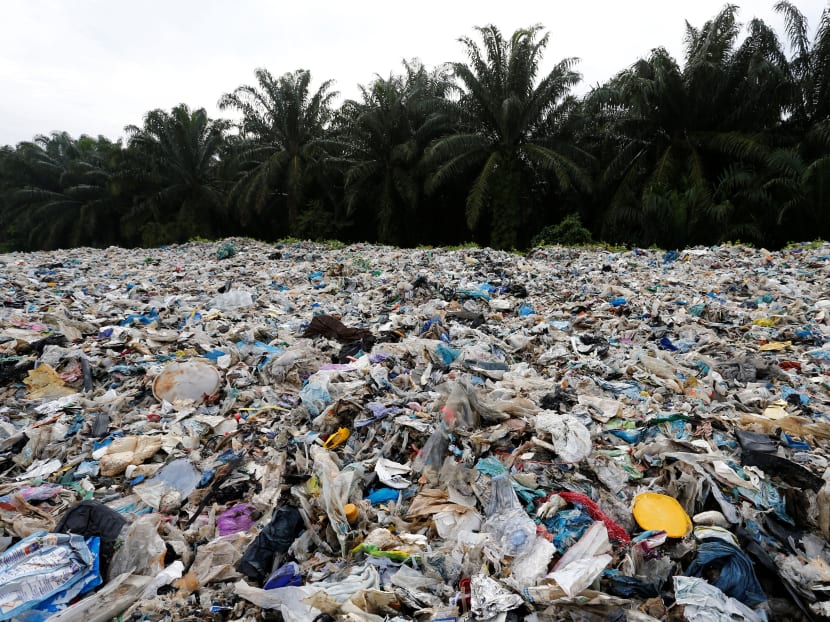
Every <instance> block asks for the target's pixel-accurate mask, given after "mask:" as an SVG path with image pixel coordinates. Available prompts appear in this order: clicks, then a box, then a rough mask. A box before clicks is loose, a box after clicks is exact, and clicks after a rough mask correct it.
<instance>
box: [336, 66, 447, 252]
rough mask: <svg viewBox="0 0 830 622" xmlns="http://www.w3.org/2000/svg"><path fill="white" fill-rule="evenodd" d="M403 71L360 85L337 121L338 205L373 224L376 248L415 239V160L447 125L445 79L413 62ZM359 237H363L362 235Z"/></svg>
mask: <svg viewBox="0 0 830 622" xmlns="http://www.w3.org/2000/svg"><path fill="white" fill-rule="evenodd" d="M404 69H405V73H404V74H402V75H390V76H389V77H388V78H381V77H380V76H378V77H377V78H376V79H375V80H374V81H373V82H372V83H371V84H370V85H369V86H368V87H367V86H361V87H360V90H361V95H362V100H361V101H359V102H358V101H353V100H348V101H346V102H345V103H344V104H343V106H342V107H341V109H340V114H339V118H338V130H339V131H338V133H339V137H338V141H339V147H340V151H341V153H342V155H341V157H339V158H336V159H334V161H336V162H337V163H339V164H341V165H343V166H344V168H345V205H346V213H347V215H348V216H350V217H354V216H356V215H357V216H358V217H359V219H360V220H361V221H362V220H364V219H374V220H375V222H376V227H377V239H378V240H380V241H381V242H383V243H393V244H401V243H409V244H412V243H413V242H415V241H416V240H417V235H418V233H419V226H418V221H419V217H420V218H422V217H423V214H422V213H420V212H421V211H422V210H421V208H422V202H423V181H424V180H423V174H422V172H421V170H420V166H419V165H420V163H421V160H422V158H423V154H424V150H425V149H426V147H427V146H428V145H429V143H430V142H431V141H432V140H433V139H435V138H437V137H439V136H441V135H442V134H446V133H447V132H448V130H449V128H450V124H449V115H448V114H447V106H446V104H447V100H446V99H445V96H446V93H447V90H448V87H449V81H448V77H447V76H446V75H445V73H444V72H442V71H441V70H435V71H432V72H429V71H427V70H426V68H424V66H423V65H422V64H421V63H419V62H417V61H415V62H412V63H407V62H404ZM364 235H365V234H364Z"/></svg>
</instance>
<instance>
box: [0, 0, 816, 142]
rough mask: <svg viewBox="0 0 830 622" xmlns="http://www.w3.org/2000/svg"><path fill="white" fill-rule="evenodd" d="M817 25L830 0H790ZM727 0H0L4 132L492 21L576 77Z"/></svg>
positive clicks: (378, 53) (352, 92)
mask: <svg viewBox="0 0 830 622" xmlns="http://www.w3.org/2000/svg"><path fill="white" fill-rule="evenodd" d="M773 4H774V0H745V1H744V2H739V5H740V6H741V7H742V9H741V13H740V18H741V21H743V22H747V21H749V20H750V19H751V18H752V17H756V16H757V17H762V18H764V19H765V20H766V21H767V22H768V23H770V24H771V25H774V26H775V27H776V29H777V30H778V32H779V33H781V32H782V28H781V20H780V19H779V18H778V16H777V15H775V14H774V13H773V11H772V5H773ZM796 4H797V6H799V8H800V9H801V10H802V11H803V12H804V13H805V14H806V15H807V16H808V18H809V19H810V22H811V25H814V24H815V23H816V22H817V21H818V18H819V15H820V13H821V10H822V8H823V7H825V6H827V2H826V0H796ZM723 5H724V1H723V0H695V1H694V2H680V1H677V0H625V1H621V0H581V1H579V0H577V1H573V0H567V1H565V0H548V1H546V2H539V1H532V2H531V1H523V0H513V1H507V2H505V1H504V0H501V1H498V2H496V1H492V0H476V1H466V0H465V1H461V0H440V1H436V0H417V1H414V2H390V1H389V0H386V1H384V2H380V1H368V0H356V1H353V2H342V1H341V2H332V1H328V0H326V1H318V2H303V1H296V0H295V1H293V2H289V1H286V0H282V1H279V0H230V1H218V0H198V1H196V0H165V1H159V0H141V1H140V2H137V1H132V2H126V1H124V0H121V1H119V0H51V1H47V0H2V20H0V50H2V52H0V144H14V143H17V142H19V141H21V140H30V139H31V138H32V137H33V136H34V135H35V134H41V133H48V132H50V131H53V130H66V131H68V132H69V133H70V134H72V135H73V136H78V135H80V134H82V133H86V134H92V135H97V134H104V135H106V136H108V137H110V138H113V139H115V138H118V137H121V136H123V128H124V126H125V125H128V124H140V123H141V118H142V115H143V114H144V113H145V112H147V111H148V110H150V109H152V108H168V109H169V108H170V107H172V106H174V105H176V104H178V103H181V102H184V103H186V104H188V105H189V106H191V107H205V108H207V110H208V112H209V113H210V114H212V115H217V116H218V115H219V111H218V109H217V108H216V102H217V100H218V99H219V97H220V96H221V94H222V93H224V92H228V91H231V90H233V89H234V88H235V87H237V86H239V85H240V84H245V83H251V82H253V80H254V78H253V71H254V69H255V68H256V67H265V68H267V69H269V70H270V71H271V72H272V73H274V74H281V73H285V72H287V71H293V70H294V69H298V68H303V69H310V70H311V72H312V76H313V78H314V85H315V88H316V85H317V84H319V82H320V81H322V80H325V79H329V78H333V79H334V80H335V81H336V88H337V90H339V91H340V92H341V94H342V95H343V96H344V97H355V96H356V94H357V88H356V85H357V84H358V83H363V84H365V83H367V82H368V81H370V80H371V78H372V76H373V75H374V74H375V73H379V74H382V75H388V74H389V72H390V71H392V70H397V69H398V68H399V67H400V61H401V59H404V58H407V59H408V58H413V57H418V58H420V59H421V60H422V61H423V62H424V63H426V64H427V65H435V64H438V63H441V62H445V61H451V60H463V59H464V57H463V52H462V48H461V46H460V44H459V43H458V41H457V39H458V37H460V36H463V35H470V34H472V27H473V26H476V25H485V24H488V23H493V24H496V25H497V26H498V27H499V28H501V29H502V31H503V32H505V33H507V34H509V33H512V32H513V30H514V29H516V28H518V27H522V26H527V25H530V24H534V23H541V24H543V25H544V26H545V28H546V29H547V30H549V31H550V33H551V39H550V44H549V45H548V48H547V51H546V54H545V62H544V65H543V67H550V66H551V65H552V64H553V63H554V62H556V61H558V60H559V59H561V58H562V57H564V56H577V57H579V58H580V59H581V62H580V64H579V66H578V68H579V70H580V71H581V72H582V74H583V77H584V82H583V87H582V88H581V89H580V90H585V89H586V88H587V87H589V86H593V85H595V84H597V83H600V82H602V81H604V80H606V79H607V78H609V77H610V76H612V75H613V74H614V73H616V72H617V71H619V70H620V69H622V68H624V67H626V66H628V65H630V64H631V63H633V62H634V61H635V60H636V59H637V58H639V57H642V56H644V55H646V54H648V52H649V50H651V49H652V48H654V47H657V46H661V45H662V46H665V47H666V48H668V49H669V51H671V52H672V53H673V54H675V55H676V56H681V55H682V41H683V33H684V20H686V19H688V20H689V22H691V23H692V24H693V25H695V26H700V25H702V24H703V23H704V22H705V21H706V20H707V19H709V18H710V17H712V16H713V15H715V14H716V13H717V12H718V11H719V10H720V9H721V7H722V6H723Z"/></svg>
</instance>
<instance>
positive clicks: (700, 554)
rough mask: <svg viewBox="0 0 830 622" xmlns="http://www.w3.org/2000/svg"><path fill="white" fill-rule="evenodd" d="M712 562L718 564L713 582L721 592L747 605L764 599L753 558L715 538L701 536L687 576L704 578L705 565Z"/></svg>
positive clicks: (764, 595)
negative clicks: (718, 572)
mask: <svg viewBox="0 0 830 622" xmlns="http://www.w3.org/2000/svg"><path fill="white" fill-rule="evenodd" d="M712 566H714V567H717V568H720V576H719V577H718V580H717V581H715V582H714V583H713V585H714V586H715V587H717V588H719V589H720V590H721V591H722V592H723V593H724V594H726V595H727V596H731V597H732V598H735V599H737V600H739V601H741V602H742V603H744V604H745V605H748V606H750V607H754V606H755V605H758V604H760V603H763V602H766V600H767V596H766V594H764V590H763V588H762V587H761V584H760V583H758V578H757V577H756V576H755V568H754V567H753V565H752V560H750V559H749V557H747V556H746V554H745V553H744V552H743V551H742V550H741V549H739V548H737V547H735V546H733V545H731V544H729V543H728V542H726V541H725V540H720V539H717V538H710V539H707V540H703V542H701V543H700V546H699V547H698V549H697V557H695V559H694V560H693V561H692V563H691V564H690V565H689V567H688V568H687V569H686V576H687V577H699V578H703V575H704V573H705V571H706V568H707V567H712Z"/></svg>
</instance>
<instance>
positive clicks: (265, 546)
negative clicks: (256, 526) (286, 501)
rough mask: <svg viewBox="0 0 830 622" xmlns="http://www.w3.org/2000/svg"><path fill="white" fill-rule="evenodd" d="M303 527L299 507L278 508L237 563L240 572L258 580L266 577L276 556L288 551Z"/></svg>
mask: <svg viewBox="0 0 830 622" xmlns="http://www.w3.org/2000/svg"><path fill="white" fill-rule="evenodd" d="M303 527H304V525H303V518H302V516H301V515H300V512H299V510H297V508H293V507H282V508H280V509H279V510H277V511H276V512H275V513H274V516H273V517H272V518H271V522H270V523H268V525H267V526H266V527H265V529H263V530H262V531H260V532H259V535H258V536H257V537H256V540H254V541H253V542H252V543H251V546H249V547H248V549H247V550H246V551H245V554H244V555H243V556H242V559H241V560H240V561H239V564H238V565H237V569H238V570H239V572H241V573H242V574H244V575H245V576H247V577H250V578H251V579H254V580H256V581H262V580H263V579H265V577H267V576H268V575H269V574H271V570H272V568H273V567H274V565H275V558H276V556H277V555H278V554H284V553H286V552H287V551H288V549H289V548H290V547H291V544H292V543H293V542H294V540H295V539H296V537H297V536H298V535H300V532H301V531H302V530H303Z"/></svg>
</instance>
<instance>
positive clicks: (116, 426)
mask: <svg viewBox="0 0 830 622" xmlns="http://www.w3.org/2000/svg"><path fill="white" fill-rule="evenodd" d="M829 276H830V245H828V244H818V243H814V244H805V245H796V246H792V247H789V248H786V249H784V250H782V251H780V252H768V251H766V250H763V249H760V250H759V249H752V248H747V247H743V246H730V247H717V248H694V249H687V250H684V251H669V252H663V251H657V250H641V249H633V250H614V249H568V248H560V247H547V248H539V249H535V250H534V251H531V252H530V253H528V254H526V255H519V254H511V253H506V252H499V251H493V250H490V249H476V248H462V249H458V250H444V249H414V250H401V249H394V248H388V247H377V246H367V245H352V246H348V247H342V248H336V247H332V246H326V245H322V244H312V243H288V244H280V245H275V246H271V245H266V244H263V243H259V242H255V241H253V240H247V239H232V240H225V241H222V242H218V243H204V242H198V243H189V244H184V245H180V246H171V247H163V248H158V249H152V250H124V249H118V248H109V249H106V250H91V249H75V250H69V251H54V252H40V253H29V254H21V253H13V254H6V255H2V256H0V302H1V303H2V307H0V395H1V396H2V397H1V398H0V621H2V620H21V621H26V622H31V621H40V620H46V619H48V620H52V621H58V622H66V621H75V620H83V621H84V622H98V621H104V620H111V619H118V620H136V621H137V620H154V621H156V620H157V621H161V620H245V621H253V620H280V619H284V620H288V621H292V622H299V621H312V620H320V621H323V620H368V621H381V620H390V621H403V620H442V621H450V620H494V621H496V620H498V621H505V620H523V619H524V620H616V621H623V620H625V621H636V622H641V621H647V620H667V619H670V620H684V619H685V620H690V621H694V622H710V621H715V620H741V621H747V622H756V621H763V620H773V619H787V620H819V619H823V618H825V617H827V616H830V548H828V538H830V470H828V464H830V463H828V440H830V419H828V413H830V408H829V407H828V404H829V403H830V377H828V373H830V340H828V336H829V335H830V326H829V325H828V324H830V278H828V277H829Z"/></svg>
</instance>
